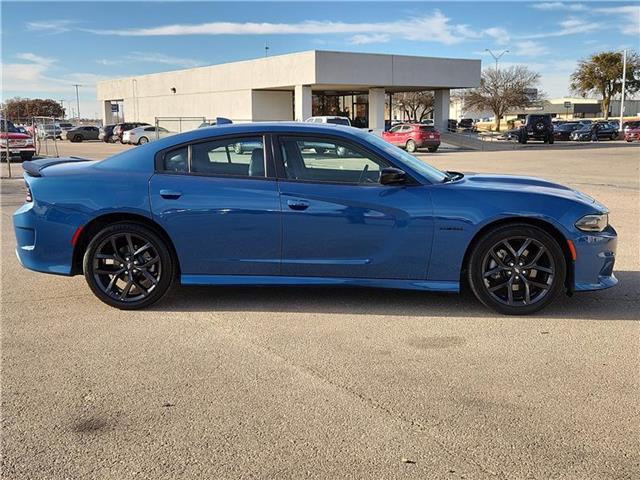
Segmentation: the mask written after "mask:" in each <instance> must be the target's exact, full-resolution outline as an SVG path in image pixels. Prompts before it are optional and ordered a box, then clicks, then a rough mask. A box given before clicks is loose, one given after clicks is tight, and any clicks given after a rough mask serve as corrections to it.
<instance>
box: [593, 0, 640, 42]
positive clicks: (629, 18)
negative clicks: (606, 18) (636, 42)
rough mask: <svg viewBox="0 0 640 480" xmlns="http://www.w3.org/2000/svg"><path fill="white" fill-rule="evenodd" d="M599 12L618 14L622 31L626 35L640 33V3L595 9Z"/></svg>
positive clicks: (637, 34)
mask: <svg viewBox="0 0 640 480" xmlns="http://www.w3.org/2000/svg"><path fill="white" fill-rule="evenodd" d="M595 11H596V12H598V13H604V14H607V15H616V16H618V17H619V18H618V25H619V28H620V31H621V32H622V33H624V34H625V35H634V36H636V37H637V36H639V35H640V5H622V6H620V7H613V6H609V7H606V8H597V9H595Z"/></svg>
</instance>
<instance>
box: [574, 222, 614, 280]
mask: <svg viewBox="0 0 640 480" xmlns="http://www.w3.org/2000/svg"><path fill="white" fill-rule="evenodd" d="M573 243H574V245H575V247H576V262H575V270H574V289H575V291H577V292H580V291H589V290H602V289H604V288H610V287H613V286H615V285H617V284H618V279H617V278H616V277H615V275H614V274H613V266H614V264H615V260H616V248H617V245H618V235H617V233H616V231H615V229H614V228H613V227H612V226H608V227H607V228H606V229H605V230H604V231H603V232H600V233H596V234H586V233H584V234H581V235H580V236H579V237H577V238H575V239H574V240H573Z"/></svg>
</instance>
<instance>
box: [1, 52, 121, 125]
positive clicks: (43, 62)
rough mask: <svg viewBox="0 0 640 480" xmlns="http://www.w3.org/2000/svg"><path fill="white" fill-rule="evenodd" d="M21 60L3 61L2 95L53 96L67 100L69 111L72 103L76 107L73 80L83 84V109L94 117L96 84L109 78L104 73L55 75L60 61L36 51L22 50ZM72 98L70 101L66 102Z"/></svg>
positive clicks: (81, 95) (84, 113)
mask: <svg viewBox="0 0 640 480" xmlns="http://www.w3.org/2000/svg"><path fill="white" fill-rule="evenodd" d="M15 57H16V59H18V60H19V61H14V62H9V63H2V64H0V69H1V70H2V97H3V99H6V98H9V97H12V96H22V95H29V96H33V97H50V98H54V99H55V100H59V99H62V98H64V99H68V100H66V102H65V107H67V113H68V114H69V115H70V114H71V110H70V106H73V107H74V108H75V89H74V87H73V84H74V83H77V84H80V85H81V87H80V109H81V112H82V113H83V116H84V115H90V116H93V115H94V114H95V112H96V111H97V106H98V104H97V102H96V100H95V98H96V84H97V83H98V82H99V81H100V80H105V79H107V78H109V77H108V76H104V75H96V74H94V73H84V72H65V73H64V74H58V75H52V74H51V73H50V70H51V69H52V68H53V69H55V68H58V69H59V68H60V67H58V64H59V62H58V60H57V59H55V58H45V57H41V56H39V55H36V54H34V53H19V54H17V55H16V56H15ZM69 101H72V103H71V104H69V103H67V102H69Z"/></svg>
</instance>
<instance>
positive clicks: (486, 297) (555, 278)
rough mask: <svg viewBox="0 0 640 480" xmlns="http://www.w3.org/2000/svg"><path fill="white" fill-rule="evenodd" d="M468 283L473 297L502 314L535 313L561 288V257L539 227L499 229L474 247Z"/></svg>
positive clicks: (556, 244) (563, 272)
mask: <svg viewBox="0 0 640 480" xmlns="http://www.w3.org/2000/svg"><path fill="white" fill-rule="evenodd" d="M468 273H469V281H470V284H471V289H472V290H473V292H474V294H475V295H476V297H477V298H478V299H479V300H480V301H481V302H482V303H483V304H485V305H486V306H488V307H490V308H492V309H494V310H496V311H498V312H500V313H503V314H511V315H521V314H528V313H533V312H536V311H538V310H540V309H542V308H544V307H545V306H546V305H548V304H549V303H551V302H552V301H553V300H554V299H555V298H556V297H557V296H558V294H559V293H560V292H561V291H562V289H563V285H564V279H565V275H566V260H565V258H564V254H563V252H562V250H561V248H560V246H559V245H558V243H557V242H556V240H555V239H554V238H553V237H552V236H550V235H549V234H548V233H547V232H545V231H544V230H542V229H540V228H538V227H534V226H530V225H524V224H521V225H513V226H505V227H499V228H497V229H496V230H494V231H492V232H489V234H487V235H485V237H483V238H482V239H481V240H480V241H479V242H478V244H477V246H476V247H475V249H474V251H473V253H472V256H471V261H470V264H469V270H468Z"/></svg>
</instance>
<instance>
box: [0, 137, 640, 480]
mask: <svg viewBox="0 0 640 480" xmlns="http://www.w3.org/2000/svg"><path fill="white" fill-rule="evenodd" d="M122 148H130V147H122V146H119V145H104V144H100V143H81V144H69V143H62V144H61V151H60V153H61V154H62V155H78V156H86V157H91V158H103V157H105V156H107V155H109V154H112V153H114V152H115V151H118V150H121V149H122ZM421 157H422V158H424V159H426V160H428V161H430V162H432V163H433V164H434V165H436V166H438V167H441V168H445V169H448V170H455V171H477V172H503V173H513V174H530V175H535V176H542V177H545V178H548V179H551V180H555V181H558V182H561V183H565V184H568V185H570V186H572V187H574V188H578V189H580V190H582V191H584V192H586V193H588V194H590V195H592V196H594V197H596V198H597V199H598V200H600V201H601V202H603V203H604V204H605V205H607V206H608V207H609V208H610V210H611V215H610V220H611V223H612V224H613V225H614V226H615V227H616V229H617V230H618V233H619V244H618V258H617V263H616V272H617V273H616V274H617V276H618V277H619V279H620V285H618V286H617V287H616V288H614V289H611V290H607V291H601V292H596V293H589V294H579V295H575V296H574V297H572V298H564V299H561V301H559V302H557V303H556V304H554V305H552V306H551V307H550V308H548V309H547V310H544V311H543V312H541V313H539V314H536V315H534V316H530V317H504V316H497V315H494V314H493V313H492V312H490V311H488V310H486V309H484V308H483V307H482V306H481V305H480V304H479V303H478V302H476V301H475V300H474V299H473V298H472V297H471V296H469V295H463V296H454V295H443V294H429V293H423V292H403V291H392V290H366V289H349V290H338V289H328V288H220V287H210V288H202V287H193V288H180V289H176V290H175V291H174V292H173V293H172V294H170V295H169V296H168V297H167V298H166V299H164V300H163V301H162V302H160V303H158V304H157V305H155V306H154V307H153V308H152V309H150V310H145V311H137V312H124V311H119V310H114V309H111V308H109V307H107V306H106V305H104V304H102V303H101V302H99V301H98V300H97V299H96V298H94V296H93V295H92V294H91V293H90V291H89V289H88V287H87V286H86V284H85V282H84V279H83V278H82V277H74V278H65V277H55V276H49V275H43V274H37V273H34V272H31V271H28V270H25V269H22V268H21V267H20V266H19V264H18V261H17V259H16V257H15V255H14V252H13V250H14V247H15V241H14V238H13V231H12V224H11V214H12V213H13V211H14V210H15V209H16V208H17V207H18V206H19V205H20V204H21V203H22V201H23V192H22V181H21V180H19V179H15V180H2V195H1V201H2V205H1V210H2V216H1V219H2V230H1V231H2V261H1V265H0V267H1V271H2V429H3V432H2V437H3V455H2V469H3V474H2V476H3V478H7V479H15V480H18V479H81V478H87V479H130V478H136V479H137V478H148V479H175V478H209V479H219V478H378V479H383V478H385V479H386V478H420V479H441V478H442V479H455V478H458V479H459V478H467V479H471V478H509V479H524V478H536V479H537V478H566V479H609V478H611V479H614V478H615V479H626V478H629V479H631V478H639V477H640V440H639V437H638V431H640V407H639V405H640V378H639V374H638V372H639V367H640V353H639V352H640V321H639V316H640V313H639V312H640V210H639V205H640V148H638V146H637V145H632V146H628V145H622V144H616V145H608V146H603V145H596V146H594V147H593V148H592V147H590V146H582V145H581V146H576V147H575V148H570V147H564V148H562V149H548V150H547V149H527V150H522V151H501V152H438V153H436V154H424V155H421ZM12 166H13V167H14V174H16V172H17V173H19V171H20V167H19V165H18V164H13V165H12ZM2 174H3V175H5V174H6V164H3V165H2Z"/></svg>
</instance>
